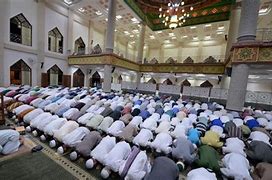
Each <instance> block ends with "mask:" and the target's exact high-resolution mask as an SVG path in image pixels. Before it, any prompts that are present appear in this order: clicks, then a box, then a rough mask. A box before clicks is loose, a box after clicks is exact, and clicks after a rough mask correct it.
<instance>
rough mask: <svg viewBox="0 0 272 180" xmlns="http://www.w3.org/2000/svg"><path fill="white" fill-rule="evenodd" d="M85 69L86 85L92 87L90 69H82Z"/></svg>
mask: <svg viewBox="0 0 272 180" xmlns="http://www.w3.org/2000/svg"><path fill="white" fill-rule="evenodd" d="M82 70H84V75H85V76H84V86H85V87H90V74H89V69H88V68H86V69H82Z"/></svg>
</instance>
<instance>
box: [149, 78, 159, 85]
mask: <svg viewBox="0 0 272 180" xmlns="http://www.w3.org/2000/svg"><path fill="white" fill-rule="evenodd" d="M147 83H151V84H157V82H156V80H155V79H154V78H151V79H149V80H148V81H147Z"/></svg>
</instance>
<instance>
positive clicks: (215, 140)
mask: <svg viewBox="0 0 272 180" xmlns="http://www.w3.org/2000/svg"><path fill="white" fill-rule="evenodd" d="M200 139H201V143H202V144H207V145H210V146H213V147H216V148H219V147H222V146H223V142H220V137H219V135H218V133H216V132H214V131H211V130H209V131H207V132H206V133H205V136H204V137H201V138H200Z"/></svg>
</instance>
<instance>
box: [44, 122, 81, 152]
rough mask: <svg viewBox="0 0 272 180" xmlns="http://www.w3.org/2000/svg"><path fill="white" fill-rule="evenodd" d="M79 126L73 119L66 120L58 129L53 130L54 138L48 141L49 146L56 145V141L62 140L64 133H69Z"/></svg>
mask: <svg viewBox="0 0 272 180" xmlns="http://www.w3.org/2000/svg"><path fill="white" fill-rule="evenodd" d="M78 127H79V124H78V123H77V122H75V121H67V122H66V123H65V124H64V125H63V126H62V127H61V128H60V129H57V130H56V131H54V135H53V137H54V140H51V141H50V143H49V146H50V147H52V148H53V147H56V145H57V142H56V141H58V142H63V138H64V137H65V135H66V134H69V133H70V132H72V131H73V130H75V129H76V128H78Z"/></svg>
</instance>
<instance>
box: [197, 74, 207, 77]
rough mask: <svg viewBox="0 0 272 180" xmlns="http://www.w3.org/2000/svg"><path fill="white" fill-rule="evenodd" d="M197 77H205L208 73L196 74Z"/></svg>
mask: <svg viewBox="0 0 272 180" xmlns="http://www.w3.org/2000/svg"><path fill="white" fill-rule="evenodd" d="M195 76H196V77H205V76H206V75H205V74H197V75H195Z"/></svg>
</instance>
